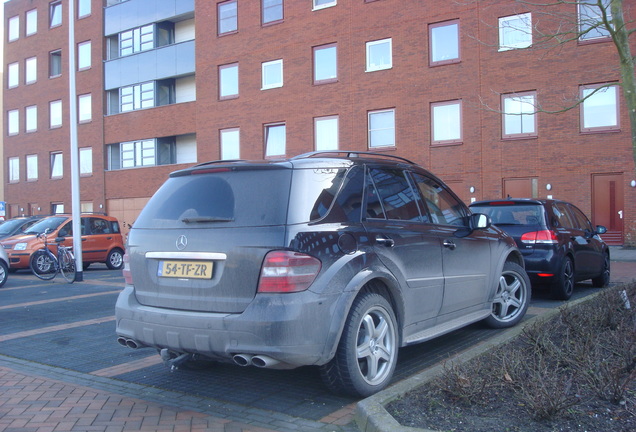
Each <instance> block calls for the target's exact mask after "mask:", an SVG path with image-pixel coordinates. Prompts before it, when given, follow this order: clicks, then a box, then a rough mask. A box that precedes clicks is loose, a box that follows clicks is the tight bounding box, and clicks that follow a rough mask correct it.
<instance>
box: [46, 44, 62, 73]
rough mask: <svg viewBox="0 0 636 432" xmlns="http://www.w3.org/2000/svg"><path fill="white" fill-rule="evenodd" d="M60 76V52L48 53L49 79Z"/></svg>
mask: <svg viewBox="0 0 636 432" xmlns="http://www.w3.org/2000/svg"><path fill="white" fill-rule="evenodd" d="M60 75H62V50H56V51H51V52H50V53H49V78H54V77H56V76H60Z"/></svg>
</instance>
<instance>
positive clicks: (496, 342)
mask: <svg viewBox="0 0 636 432" xmlns="http://www.w3.org/2000/svg"><path fill="white" fill-rule="evenodd" d="M602 292H603V291H602V290H601V291H599V292H597V293H594V294H591V295H589V296H586V297H584V298H581V299H578V300H575V301H573V302H568V303H566V304H564V305H563V306H559V307H558V308H555V309H552V310H549V311H547V312H545V313H543V314H541V315H537V316H534V317H532V318H530V319H529V320H527V321H525V322H523V323H521V324H519V325H517V326H515V327H512V328H510V329H508V330H506V331H504V332H502V333H501V334H500V335H498V336H495V337H493V338H491V339H489V340H487V341H484V342H483V343H481V344H479V345H477V346H475V347H473V348H470V349H468V350H466V351H464V352H462V353H460V354H458V355H456V356H455V357H453V358H451V359H449V360H448V361H451V362H453V363H465V362H467V361H469V360H471V359H473V358H475V357H478V356H479V355H481V354H483V353H485V352H487V351H489V350H490V349H491V348H494V347H497V346H500V345H501V344H503V343H505V342H508V341H510V340H512V339H514V338H515V337H517V336H518V335H520V334H521V333H522V332H523V329H524V328H525V327H526V326H528V325H530V324H533V323H535V322H536V321H537V320H548V319H550V318H552V317H554V316H555V315H557V314H558V313H559V312H560V311H561V309H562V308H563V307H565V306H567V307H572V306H575V305H578V304H580V303H583V302H586V301H590V300H593V299H595V298H596V297H597V296H598V295H599V294H600V293H602ZM443 370H444V364H443V363H441V364H437V365H436V366H433V367H430V368H428V369H426V370H424V371H422V372H420V373H418V374H417V375H414V376H412V377H410V378H407V379H405V380H403V381H400V382H398V383H396V384H394V385H392V386H391V387H389V388H387V389H385V390H383V391H381V392H379V393H377V394H375V395H373V396H370V397H368V398H366V399H363V400H361V401H360V402H358V403H357V405H356V413H355V417H354V420H355V422H356V424H357V425H358V428H359V430H360V431H362V432H440V431H436V430H432V429H422V428H414V427H409V426H402V425H401V424H400V423H398V421H397V420H395V418H394V417H393V416H392V415H391V414H389V412H388V411H387V410H386V408H385V406H386V405H387V404H389V403H390V402H392V401H394V400H396V399H399V398H401V397H402V396H404V395H405V394H407V393H408V392H410V391H411V390H413V389H415V388H417V387H419V386H421V385H424V384H426V383H427V382H429V381H431V380H432V379H433V378H435V377H437V376H439V375H440V374H441V373H442V372H443Z"/></svg>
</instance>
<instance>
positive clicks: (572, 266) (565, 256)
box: [470, 199, 610, 300]
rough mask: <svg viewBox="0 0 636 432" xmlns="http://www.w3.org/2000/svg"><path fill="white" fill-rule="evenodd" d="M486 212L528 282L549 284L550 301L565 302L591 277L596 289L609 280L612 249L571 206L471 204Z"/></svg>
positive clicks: (513, 202) (602, 229) (533, 201)
mask: <svg viewBox="0 0 636 432" xmlns="http://www.w3.org/2000/svg"><path fill="white" fill-rule="evenodd" d="M470 209H471V210H472V211H475V212H480V213H484V214H487V215H488V216H490V218H491V219H492V222H493V223H494V224H495V225H497V226H498V227H499V228H501V229H503V230H504V231H506V232H507V233H508V234H510V235H511V236H512V237H513V238H514V239H515V241H516V242H517V245H518V246H519V249H520V250H521V253H522V254H523V258H524V261H525V263H526V270H527V271H528V275H529V276H530V280H531V282H532V283H533V284H535V285H547V286H548V287H549V288H550V292H551V295H552V297H554V298H555V299H560V300H567V299H569V298H570V297H571V296H572V293H573V292H574V285H575V283H576V282H577V281H582V280H586V279H592V284H593V285H594V286H597V287H606V286H607V285H609V282H610V251H609V248H608V247H607V244H605V242H604V241H603V240H602V239H601V237H600V234H604V233H605V232H606V231H607V230H606V228H605V227H604V226H601V225H597V226H596V227H593V226H592V223H591V222H590V221H589V219H588V218H587V217H586V216H585V214H584V213H583V212H582V211H581V210H579V209H578V208H577V207H576V206H574V205H573V204H570V203H568V202H564V201H559V200H543V199H542V200H537V199H505V200H490V201H478V202H475V203H473V204H471V205H470Z"/></svg>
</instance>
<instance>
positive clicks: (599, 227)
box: [596, 225, 607, 234]
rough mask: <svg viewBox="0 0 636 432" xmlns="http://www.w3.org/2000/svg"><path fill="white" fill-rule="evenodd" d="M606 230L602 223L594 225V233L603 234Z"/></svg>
mask: <svg viewBox="0 0 636 432" xmlns="http://www.w3.org/2000/svg"><path fill="white" fill-rule="evenodd" d="M606 232H607V228H605V227H604V226H603V225H596V234H605V233H606Z"/></svg>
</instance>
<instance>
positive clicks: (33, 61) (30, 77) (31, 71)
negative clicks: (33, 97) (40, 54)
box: [24, 57, 38, 85]
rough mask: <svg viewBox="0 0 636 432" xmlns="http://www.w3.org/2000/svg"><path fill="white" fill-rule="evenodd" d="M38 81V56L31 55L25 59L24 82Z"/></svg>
mask: <svg viewBox="0 0 636 432" xmlns="http://www.w3.org/2000/svg"><path fill="white" fill-rule="evenodd" d="M37 81H38V58H37V57H29V58H28V59H26V60H25V61H24V83H25V84H27V85H28V84H34V83H36V82H37Z"/></svg>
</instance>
